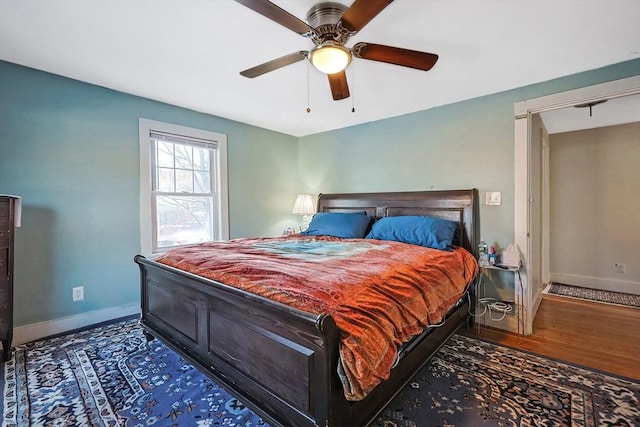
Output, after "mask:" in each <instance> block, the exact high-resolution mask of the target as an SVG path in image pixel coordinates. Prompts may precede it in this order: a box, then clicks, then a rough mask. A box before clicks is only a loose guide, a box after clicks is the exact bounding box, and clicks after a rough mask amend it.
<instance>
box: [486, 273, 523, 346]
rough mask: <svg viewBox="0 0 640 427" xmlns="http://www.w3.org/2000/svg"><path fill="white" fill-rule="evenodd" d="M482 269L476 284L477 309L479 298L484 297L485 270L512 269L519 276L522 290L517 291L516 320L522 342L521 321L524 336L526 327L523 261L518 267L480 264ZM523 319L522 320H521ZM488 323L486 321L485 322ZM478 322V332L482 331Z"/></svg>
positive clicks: (517, 331)
mask: <svg viewBox="0 0 640 427" xmlns="http://www.w3.org/2000/svg"><path fill="white" fill-rule="evenodd" d="M479 267H480V269H481V270H483V271H481V272H480V279H479V280H478V284H477V286H476V309H477V307H478V305H479V299H480V298H483V297H484V294H485V292H484V287H483V286H484V283H483V282H484V280H483V278H484V274H483V273H484V270H496V271H510V272H512V273H515V274H516V275H517V276H518V284H519V287H520V292H515V290H514V293H515V294H516V295H515V297H516V298H515V299H516V301H515V303H516V307H515V310H516V313H515V314H516V322H517V330H516V333H517V335H518V342H520V335H521V334H520V323H522V335H523V336H524V328H525V325H526V323H525V320H526V317H525V310H524V289H523V286H522V277H521V276H520V269H521V267H522V263H520V265H518V266H517V267H512V266H507V265H501V264H496V265H493V264H489V265H480V266H479ZM521 319H522V321H521ZM483 322H484V314H483ZM484 323H486V322H484ZM476 324H477V332H478V334H479V333H480V323H479V322H476Z"/></svg>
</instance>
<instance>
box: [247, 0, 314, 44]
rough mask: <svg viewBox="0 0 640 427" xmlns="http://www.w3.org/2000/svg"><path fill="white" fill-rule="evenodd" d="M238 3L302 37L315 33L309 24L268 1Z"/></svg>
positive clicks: (257, 0) (256, 0) (248, 0)
mask: <svg viewBox="0 0 640 427" xmlns="http://www.w3.org/2000/svg"><path fill="white" fill-rule="evenodd" d="M236 2H238V3H240V4H241V5H244V6H246V7H248V8H249V9H251V10H253V11H254V12H258V13H259V14H260V15H262V16H265V17H267V18H269V19H271V20H272V21H275V22H277V23H278V24H280V25H282V26H284V27H287V28H288V29H290V30H291V31H294V32H296V33H298V34H300V35H303V36H304V35H307V34H308V35H310V34H311V33H312V32H313V28H312V27H310V26H309V24H307V23H306V22H304V21H301V20H300V19H298V18H296V17H295V16H293V15H292V14H290V13H289V12H287V11H286V10H284V9H282V8H281V7H279V6H277V5H275V4H273V3H271V2H270V1H268V0H236Z"/></svg>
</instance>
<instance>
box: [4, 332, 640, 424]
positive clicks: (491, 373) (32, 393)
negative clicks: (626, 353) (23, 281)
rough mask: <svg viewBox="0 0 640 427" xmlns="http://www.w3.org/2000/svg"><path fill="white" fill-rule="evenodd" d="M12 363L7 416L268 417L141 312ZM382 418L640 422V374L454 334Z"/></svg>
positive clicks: (23, 349)
mask: <svg viewBox="0 0 640 427" xmlns="http://www.w3.org/2000/svg"><path fill="white" fill-rule="evenodd" d="M4 374H5V384H4V387H3V398H4V399H3V400H4V402H3V421H2V425H3V426H7V427H8V426H136V427H138V426H140V427H142V426H150V425H154V426H230V427H234V426H237V427H240V426H242V427H253V426H266V425H267V424H266V423H264V422H263V421H262V420H261V419H260V418H259V417H258V416H256V415H255V414H253V413H252V412H251V411H250V410H249V409H248V408H247V407H246V406H244V405H243V404H242V403H241V402H239V401H238V400H236V399H235V398H234V397H233V396H231V395H230V394H229V393H227V392H226V391H225V390H224V389H223V388H221V387H219V386H218V385H216V384H215V383H214V382H212V381H211V380H209V379H208V378H207V377H205V376H204V375H203V374H201V373H200V372H199V371H197V370H196V369H194V368H193V367H192V366H191V365H189V364H188V363H187V362H185V361H184V360H182V359H181V358H180V357H179V356H178V355H177V354H176V353H174V352H173V351H171V350H170V349H168V348H167V347H166V346H164V345H163V344H161V343H160V342H158V341H157V340H154V341H152V342H150V343H148V344H147V343H146V342H145V338H144V336H143V335H142V330H141V328H140V327H139V326H138V325H137V322H136V321H135V320H127V321H124V322H119V323H115V324H111V325H107V326H101V327H97V328H94V329H90V330H87V331H83V332H77V333H74V334H70V335H66V336H61V337H56V338H50V339H46V340H42V341H38V342H34V343H30V344H26V345H24V346H20V347H18V348H17V349H16V350H15V351H14V353H13V356H12V357H11V358H10V360H9V361H8V362H7V363H5V365H4ZM372 425H373V426H376V427H395V426H397V427H422V426H425V427H427V426H429V427H430V426H563V425H565V426H640V384H639V383H637V382H633V381H630V380H626V379H622V378H618V377H614V376H610V375H606V374H602V373H598V372H594V371H591V370H587V369H583V368H579V367H575V366H571V365H568V364H564V363H559V362H557V361H553V360H550V359H546V358H542V357H537V356H534V355H531V354H528V353H525V352H521V351H517V350H514V349H511V348H507V347H501V346H498V345H495V344H491V343H488V342H484V341H480V340H476V339H472V338H468V337H464V336H460V335H455V336H454V337H453V338H452V339H451V340H449V341H448V342H447V343H446V344H445V345H444V346H443V347H442V349H441V350H440V351H439V352H438V354H437V355H436V356H435V357H434V358H433V359H432V362H431V363H430V364H428V365H427V366H425V367H424V368H423V369H422V370H421V371H420V372H419V373H418V374H417V375H416V376H415V378H414V379H413V380H412V382H411V383H410V384H408V385H407V386H406V387H405V388H404V389H403V390H402V391H401V393H400V394H399V395H398V396H397V397H396V398H395V399H394V400H393V401H392V402H391V403H390V404H389V405H388V406H387V408H386V409H385V410H384V411H383V413H382V414H381V416H380V417H379V418H378V419H377V420H376V421H374V423H373V424H372ZM339 427H343V426H339ZM345 427H347V426H345Z"/></svg>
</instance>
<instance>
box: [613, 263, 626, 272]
mask: <svg viewBox="0 0 640 427" xmlns="http://www.w3.org/2000/svg"><path fill="white" fill-rule="evenodd" d="M614 265H615V266H616V273H624V264H622V263H621V262H616V263H615V264H614Z"/></svg>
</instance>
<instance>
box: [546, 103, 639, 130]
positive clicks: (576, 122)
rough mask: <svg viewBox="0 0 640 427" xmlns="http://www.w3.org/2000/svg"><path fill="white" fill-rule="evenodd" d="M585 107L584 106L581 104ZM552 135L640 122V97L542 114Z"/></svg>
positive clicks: (566, 108)
mask: <svg viewBox="0 0 640 427" xmlns="http://www.w3.org/2000/svg"><path fill="white" fill-rule="evenodd" d="M580 105H584V104H580ZM540 115H541V116H542V120H543V122H544V125H545V127H546V129H547V131H548V132H549V133H550V134H553V133H562V132H570V131H574V130H583V129H594V128H600V127H604V126H614V125H621V124H624V123H635V122H640V95H628V96H623V97H620V98H612V99H608V100H607V101H606V102H604V103H602V104H597V105H594V106H592V107H591V112H589V108H588V107H582V108H578V107H573V106H571V107H565V108H560V109H557V110H551V111H545V112H543V113H541V114H540Z"/></svg>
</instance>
